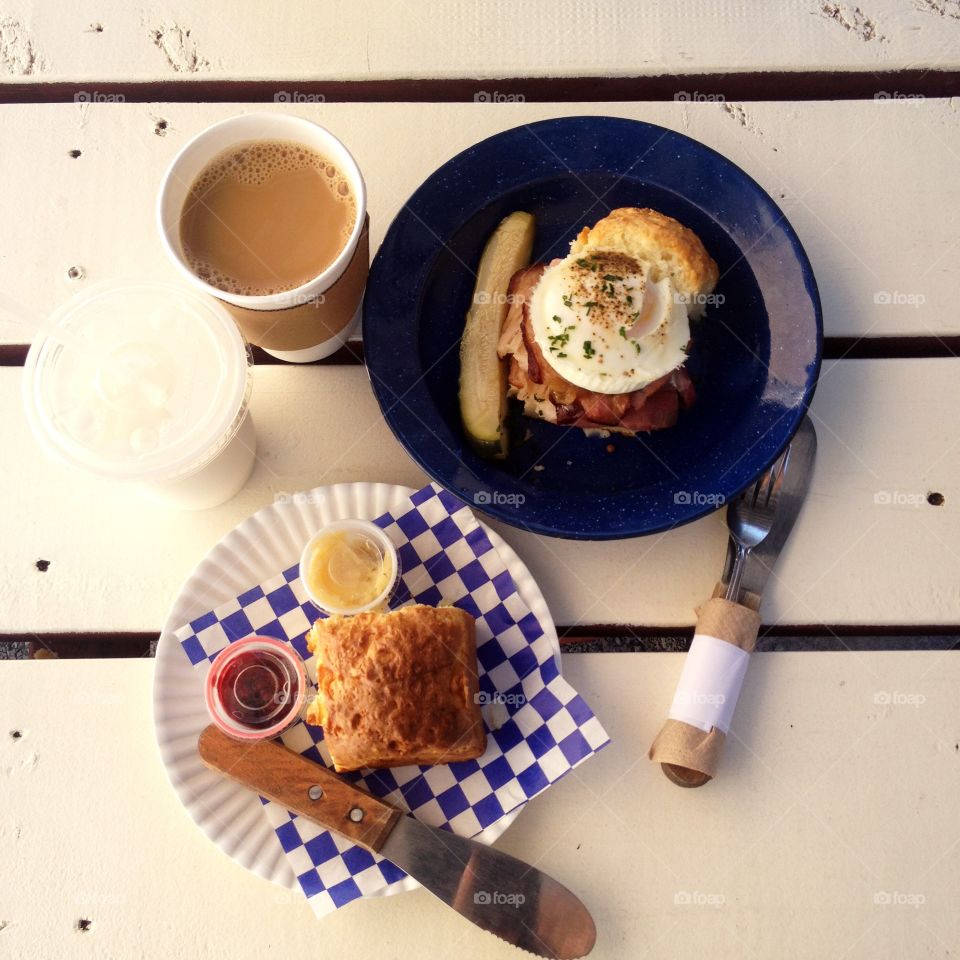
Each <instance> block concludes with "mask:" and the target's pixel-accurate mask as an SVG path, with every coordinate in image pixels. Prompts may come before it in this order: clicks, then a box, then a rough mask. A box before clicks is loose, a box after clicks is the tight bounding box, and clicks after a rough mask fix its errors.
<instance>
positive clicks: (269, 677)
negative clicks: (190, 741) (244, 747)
mask: <svg viewBox="0 0 960 960" xmlns="http://www.w3.org/2000/svg"><path fill="white" fill-rule="evenodd" d="M249 654H254V655H257V654H260V655H262V656H264V657H266V658H270V657H272V658H274V661H275V663H276V664H277V665H278V667H279V668H280V670H281V671H282V672H284V673H286V675H287V680H286V681H285V682H281V681H280V680H279V678H277V677H276V676H274V675H273V674H272V672H271V671H270V670H269V669H264V668H263V667H262V666H261V665H259V664H257V663H256V662H254V663H252V664H250V666H248V667H246V668H244V670H241V671H240V673H239V674H238V675H237V676H236V677H234V678H233V686H232V687H231V689H230V692H231V693H232V696H233V699H234V700H235V701H236V702H238V703H239V704H243V692H242V690H241V689H240V686H241V685H240V684H239V683H238V681H239V679H240V677H241V676H242V675H243V673H244V672H245V671H246V670H257V669H259V670H260V671H261V676H260V683H261V684H263V683H266V684H268V685H269V684H273V685H274V686H273V690H272V693H271V694H270V696H269V698H268V705H267V706H266V707H265V708H260V709H259V710H257V712H259V713H262V714H263V716H262V717H260V719H258V721H257V722H256V724H255V725H251V724H249V723H244V722H243V721H242V720H241V719H239V718H238V717H237V716H236V715H235V714H233V713H231V711H230V708H229V705H228V704H227V703H225V702H224V699H223V696H222V692H221V689H220V687H221V683H220V681H221V678H222V677H223V675H224V672H225V671H226V670H227V669H228V668H229V667H230V666H231V664H234V663H235V662H236V660H237V659H238V658H239V657H243V656H246V655H249ZM264 675H265V676H264ZM306 691H307V674H306V670H305V668H304V665H303V660H301V659H300V657H299V656H298V655H297V652H296V651H295V650H293V649H292V648H291V647H290V645H289V644H287V643H281V642H280V641H279V640H275V639H274V638H273V637H256V636H254V637H246V638H245V639H243V640H237V641H236V642H235V643H231V644H229V645H228V646H226V647H224V648H223V650H221V651H220V652H219V653H218V654H217V655H216V657H214V660H213V663H212V664H211V665H210V669H209V670H208V671H207V679H206V680H205V681H204V699H205V701H206V705H207V712H208V713H209V714H210V719H211V720H212V721H213V722H214V724H215V725H216V726H217V727H218V728H219V729H220V730H222V731H223V732H224V733H225V734H227V736H230V737H233V738H234V739H236V740H270V739H272V738H273V737H276V736H279V735H280V734H281V733H283V731H284V730H286V729H287V728H288V727H290V726H292V724H294V723H295V722H296V721H297V719H298V718H299V716H300V711H301V710H302V709H303V704H304V702H305V700H306ZM256 706H258V707H259V705H256Z"/></svg>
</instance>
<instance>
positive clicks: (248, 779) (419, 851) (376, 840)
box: [197, 725, 597, 960]
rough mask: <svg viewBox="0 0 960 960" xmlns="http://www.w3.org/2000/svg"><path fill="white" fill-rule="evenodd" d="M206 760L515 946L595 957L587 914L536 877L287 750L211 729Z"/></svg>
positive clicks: (200, 746) (565, 958)
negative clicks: (416, 882) (355, 846)
mask: <svg viewBox="0 0 960 960" xmlns="http://www.w3.org/2000/svg"><path fill="white" fill-rule="evenodd" d="M197 750H198V752H199V754H200V759H201V760H202V761H203V762H204V763H205V764H206V765H207V766H208V767H210V768H211V769H213V770H216V771H217V772H218V773H221V774H224V775H225V776H227V777H230V778H231V779H232V780H236V781H237V782H238V783H241V784H243V785H244V786H246V787H249V788H250V789H252V790H256V791H257V793H259V794H261V795H263V796H265V797H268V798H269V799H271V800H274V801H276V802H277V803H281V804H283V805H284V806H285V807H286V808H287V809H288V810H292V811H293V812H294V813H296V814H298V815H300V816H302V817H306V818H307V819H309V820H312V821H313V822H314V823H319V824H320V825H321V826H323V827H326V828H327V829H329V830H334V831H336V832H337V833H339V834H341V835H342V836H344V837H346V838H347V839H349V840H352V841H353V842H354V843H357V844H359V845H360V846H362V847H364V848H365V849H367V850H369V851H371V852H372V853H379V854H380V855H381V856H384V857H386V858H387V859H388V860H391V861H392V862H393V863H395V864H396V865H397V866H398V867H400V869H402V870H405V871H406V872H407V873H409V874H410V876H412V877H414V878H415V879H417V880H419V881H420V883H422V884H423V886H424V887H426V889H427V890H429V891H430V892H431V893H432V894H434V895H435V896H437V897H439V898H440V899H441V900H442V901H443V902H444V903H446V904H448V905H449V906H451V907H453V909H454V910H456V911H457V912H458V913H460V914H461V915H462V916H464V917H466V918H467V919H468V920H469V921H471V923H475V924H476V925H477V926H478V927H482V928H483V929H484V930H488V931H489V932H490V933H493V934H496V935H497V936H498V937H500V938H502V939H503V940H506V941H507V942H508V943H512V944H513V945H514V946H517V947H521V948H523V949H524V950H529V951H530V952H531V953H535V954H537V955H539V956H541V957H549V958H553V960H575V958H577V957H583V956H586V954H588V953H589V952H590V951H591V950H592V949H593V945H594V943H595V942H596V939H597V930H596V926H595V925H594V922H593V918H592V917H591V916H590V913H589V911H588V910H587V908H586V907H585V906H584V905H583V903H581V901H580V900H579V899H578V898H577V897H576V896H575V895H574V894H573V893H571V892H570V891H569V890H568V889H567V888H566V887H565V886H563V884H561V883H559V882H558V881H557V880H554V879H553V877H550V876H548V875H547V874H545V873H543V872H542V871H541V870H538V869H537V868H536V867H533V866H531V865H530V864H527V863H524V862H523V861H522V860H517V859H516V858H515V857H511V856H509V855H508V854H506V853H501V852H500V851H499V850H494V849H493V848H492V847H488V846H486V845H484V844H482V843H478V842H477V841H476V840H467V839H465V838H464V837H458V836H457V835H456V834H454V833H450V832H449V831H447V830H438V829H436V828H435V827H430V826H427V825H426V824H425V823H421V822H420V821H418V820H414V819H412V818H411V817H408V816H404V815H403V814H402V812H401V811H400V810H399V809H398V808H397V807H395V806H393V805H391V804H389V803H387V802H386V801H384V800H380V799H379V798H377V797H374V796H371V795H370V794H369V793H366V792H365V791H363V790H360V789H358V788H357V787H355V786H353V785H352V784H350V783H348V782H347V781H346V780H342V779H341V778H340V777H339V776H337V775H336V774H335V773H334V772H333V771H332V770H328V769H327V768H326V767H324V766H321V765H320V764H318V763H314V762H313V761H312V760H308V759H307V758H306V757H303V756H301V755H300V754H298V753H294V752H293V751H292V750H289V749H288V748H286V747H284V746H283V745H282V744H280V743H276V742H273V741H264V740H261V741H256V742H253V743H244V742H241V741H238V740H232V739H231V738H230V737H228V736H227V735H226V734H225V733H222V732H221V731H220V730H218V729H217V728H216V727H215V726H213V725H211V726H209V727H207V728H206V729H205V730H204V731H203V733H201V734H200V739H199V741H198V743H197Z"/></svg>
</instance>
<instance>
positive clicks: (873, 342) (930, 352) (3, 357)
mask: <svg viewBox="0 0 960 960" xmlns="http://www.w3.org/2000/svg"><path fill="white" fill-rule="evenodd" d="M29 349H30V345H29V344H26V343H6V344H0V367H22V366H23V365H24V362H25V360H26V357H27V351H28V350H29ZM944 357H960V336H947V337H826V338H825V339H824V341H823V359H824V360H917V359H941V358H944ZM253 359H254V362H255V363H256V364H257V365H259V366H287V365H288V364H287V363H286V361H284V360H278V359H277V358H276V357H272V356H270V354H268V353H266V352H265V351H263V350H261V349H260V348H259V347H254V348H253ZM362 363H363V343H362V341H360V340H351V341H350V342H349V343H348V344H346V346H344V347H341V348H340V349H339V350H338V351H337V352H336V353H334V354H331V355H330V356H329V357H324V359H322V360H315V361H314V362H313V363H312V364H296V365H295V366H321V367H324V366H348V367H349V366H359V365H361V364H362Z"/></svg>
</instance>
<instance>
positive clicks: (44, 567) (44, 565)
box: [34, 560, 50, 573]
mask: <svg viewBox="0 0 960 960" xmlns="http://www.w3.org/2000/svg"><path fill="white" fill-rule="evenodd" d="M34 566H35V567H36V568H37V569H38V570H39V571H40V572H41V573H46V572H47V571H48V570H49V569H50V561H49V560H38V561H37V562H36V563H35V564H34Z"/></svg>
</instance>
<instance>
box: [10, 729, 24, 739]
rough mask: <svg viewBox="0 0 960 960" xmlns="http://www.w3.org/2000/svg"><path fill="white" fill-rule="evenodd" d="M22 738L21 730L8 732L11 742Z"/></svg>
mask: <svg viewBox="0 0 960 960" xmlns="http://www.w3.org/2000/svg"><path fill="white" fill-rule="evenodd" d="M22 736H23V731H22V730H11V731H10V739H11V740H19V739H20V738H21V737H22Z"/></svg>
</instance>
